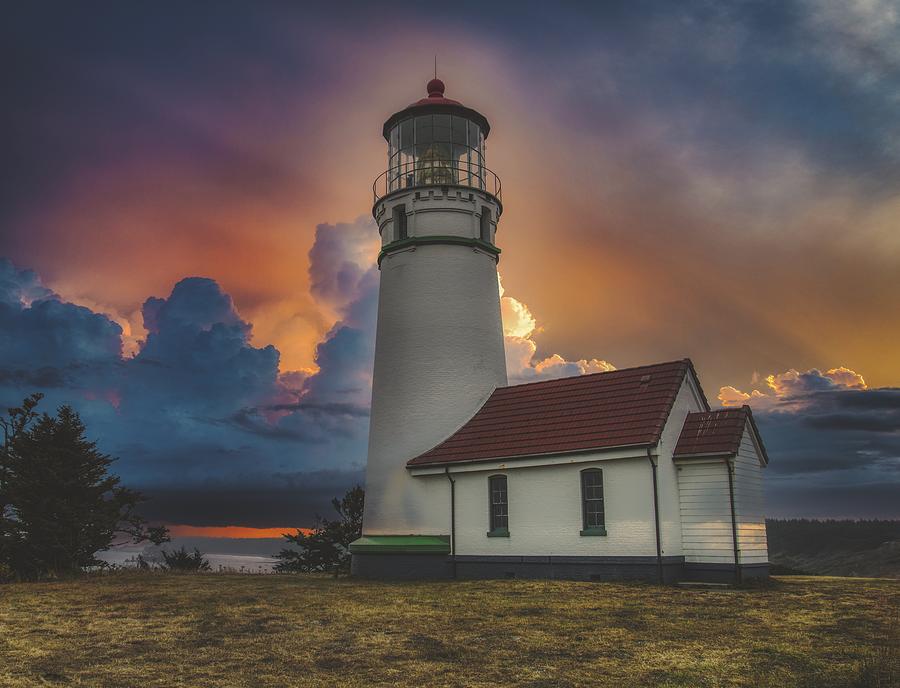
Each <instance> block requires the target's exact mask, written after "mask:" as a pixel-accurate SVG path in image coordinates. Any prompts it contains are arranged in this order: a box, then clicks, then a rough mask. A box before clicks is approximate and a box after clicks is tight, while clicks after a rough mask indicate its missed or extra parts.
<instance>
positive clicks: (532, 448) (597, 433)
mask: <svg viewBox="0 0 900 688" xmlns="http://www.w3.org/2000/svg"><path fill="white" fill-rule="evenodd" d="M689 371H690V375H692V376H693V378H694V380H695V381H696V373H695V372H694V367H693V364H692V363H691V362H690V360H688V359H684V360H681V361H671V362H668V363H658V364H655V365H648V366H641V367H638V368H627V369H623V370H613V371H609V372H604V373H594V374H591V375H580V376H577V377H568V378H560V379H556V380H546V381H542V382H531V383H527V384H523V385H514V386H510V387H498V388H497V389H495V390H494V392H493V394H491V396H490V397H489V398H488V400H487V401H486V402H485V404H484V406H482V407H481V408H480V409H479V410H478V412H477V413H476V414H475V415H474V416H473V417H472V418H471V419H470V420H469V421H468V422H467V423H466V424H465V425H463V426H462V427H461V428H460V429H459V430H457V431H456V432H455V433H453V434H452V435H451V436H450V437H448V438H447V439H446V440H444V441H443V442H441V443H440V444H439V445H437V446H436V447H434V448H432V449H430V450H429V451H427V452H425V453H424V454H421V455H419V456H417V457H415V458H413V459H411V460H410V461H408V462H407V466H410V467H414V466H427V465H441V464H449V463H461V462H473V461H488V460H493V459H508V458H521V457H528V456H539V455H546V454H562V453H567V452H576V451H586V450H591V449H613V448H621V447H629V446H644V445H648V446H652V445H654V444H656V443H657V442H658V441H659V438H660V434H661V433H662V430H663V427H664V426H665V424H666V420H667V419H668V417H669V413H670V412H671V410H672V406H673V404H674V402H675V398H676V396H677V395H678V391H679V389H680V388H681V385H682V383H683V381H684V379H685V376H686V375H687V374H688V372H689ZM697 388H698V389H700V388H699V383H698V385H697ZM700 394H701V396H702V394H703V393H702V390H701V391H700ZM703 403H704V405H705V406H706V407H707V408H708V407H709V405H708V404H707V403H706V399H705V397H704V399H703Z"/></svg>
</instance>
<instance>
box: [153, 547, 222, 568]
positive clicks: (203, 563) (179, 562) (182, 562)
mask: <svg viewBox="0 0 900 688" xmlns="http://www.w3.org/2000/svg"><path fill="white" fill-rule="evenodd" d="M162 555H163V559H164V560H165V563H164V564H163V568H164V569H166V570H167V571H182V572H195V573H196V572H199V571H210V570H211V569H212V567H211V566H210V565H209V562H208V561H207V560H206V559H204V558H203V554H202V553H201V552H200V550H199V549H197V548H196V547H195V548H194V551H193V552H188V551H187V549H185V547H184V545H182V546H181V549H176V550H173V551H171V552H167V551H166V550H163V551H162Z"/></svg>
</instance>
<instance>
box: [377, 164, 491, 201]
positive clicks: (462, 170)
mask: <svg viewBox="0 0 900 688" xmlns="http://www.w3.org/2000/svg"><path fill="white" fill-rule="evenodd" d="M419 186H465V187H468V188H471V189H478V190H479V191H485V192H486V193H489V194H491V195H492V196H494V197H495V198H496V199H497V200H498V201H501V202H502V201H503V196H502V194H501V189H500V177H498V176H497V175H496V174H494V173H493V172H491V171H490V170H489V169H488V168H486V167H484V166H479V165H474V164H471V163H456V162H455V161H449V160H448V161H442V160H433V161H429V162H428V163H426V164H422V163H421V162H419V163H405V164H403V165H399V166H397V167H392V168H390V169H389V170H385V171H384V172H382V173H381V174H380V175H378V177H377V178H376V179H375V183H374V184H372V195H373V197H374V199H375V200H374V202H375V203H377V202H378V201H379V200H381V199H382V198H384V197H385V196H387V195H388V194H391V193H394V192H395V191H401V190H404V189H412V188H415V187H419Z"/></svg>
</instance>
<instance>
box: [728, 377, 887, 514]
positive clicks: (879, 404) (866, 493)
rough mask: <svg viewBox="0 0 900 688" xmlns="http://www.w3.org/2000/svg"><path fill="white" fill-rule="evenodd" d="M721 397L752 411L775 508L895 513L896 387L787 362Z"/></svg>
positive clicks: (783, 511) (796, 511) (794, 511)
mask: <svg viewBox="0 0 900 688" xmlns="http://www.w3.org/2000/svg"><path fill="white" fill-rule="evenodd" d="M719 400H720V401H721V402H722V404H723V405H724V406H736V405H739V404H744V403H746V404H750V406H751V407H753V409H754V411H755V414H756V417H757V421H758V424H759V427H760V430H761V431H762V434H763V438H764V440H765V443H766V445H767V447H768V450H769V454H770V457H771V463H770V464H769V468H768V471H767V473H768V476H769V481H768V486H767V493H768V495H769V503H770V505H771V507H772V509H773V512H772V513H773V515H781V516H794V515H805V516H818V517H822V516H847V517H860V516H867V517H885V516H891V517H897V516H900V389H893V388H879V389H870V388H869V387H867V385H866V382H865V380H864V378H863V376H862V375H860V374H859V373H857V372H855V371H853V370H850V369H849V368H846V367H844V366H841V367H837V368H832V369H830V370H827V371H825V372H821V371H819V370H816V369H812V370H808V371H806V372H798V371H797V370H794V369H791V370H788V371H786V372H783V373H775V374H771V375H767V376H766V377H765V385H764V386H763V389H762V390H760V389H752V390H751V391H750V392H749V393H748V392H742V391H740V390H738V389H736V388H734V387H730V386H728V387H722V389H721V390H720V391H719Z"/></svg>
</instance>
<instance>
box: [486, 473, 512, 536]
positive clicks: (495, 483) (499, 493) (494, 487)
mask: <svg viewBox="0 0 900 688" xmlns="http://www.w3.org/2000/svg"><path fill="white" fill-rule="evenodd" d="M488 492H489V493H490V509H491V511H490V523H491V533H493V534H499V533H508V532H509V497H508V494H509V493H508V492H507V489H506V476H505V475H492V476H491V477H490V478H488Z"/></svg>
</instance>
